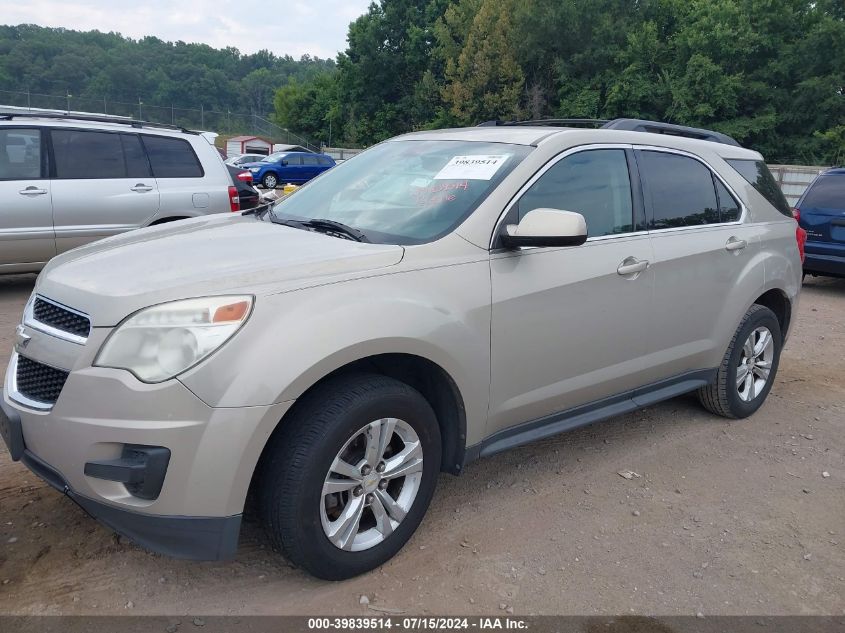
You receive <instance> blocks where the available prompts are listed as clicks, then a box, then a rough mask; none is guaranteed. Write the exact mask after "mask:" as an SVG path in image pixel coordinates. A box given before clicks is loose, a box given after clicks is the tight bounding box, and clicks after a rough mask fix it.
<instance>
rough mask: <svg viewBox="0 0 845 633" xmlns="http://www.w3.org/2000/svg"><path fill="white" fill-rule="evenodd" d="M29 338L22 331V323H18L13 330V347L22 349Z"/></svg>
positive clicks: (27, 343)
mask: <svg viewBox="0 0 845 633" xmlns="http://www.w3.org/2000/svg"><path fill="white" fill-rule="evenodd" d="M31 340H32V337H31V336H30V335H29V334H27V333H26V332H24V329H23V325H19V326H18V327H17V329H16V330H15V348H16V349H24V348H25V347H26V346H27V345H29V342H30V341H31Z"/></svg>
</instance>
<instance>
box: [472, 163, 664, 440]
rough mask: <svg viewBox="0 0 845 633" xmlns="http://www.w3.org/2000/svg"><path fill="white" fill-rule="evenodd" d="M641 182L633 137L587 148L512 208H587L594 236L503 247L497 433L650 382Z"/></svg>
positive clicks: (497, 260) (493, 398) (496, 319)
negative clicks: (577, 242)
mask: <svg viewBox="0 0 845 633" xmlns="http://www.w3.org/2000/svg"><path fill="white" fill-rule="evenodd" d="M632 183H634V186H633V187H632ZM638 183H639V181H638V177H637V175H636V164H635V162H634V159H633V155H632V152H631V150H630V149H629V148H626V147H614V146H598V147H596V146H593V147H592V148H589V149H579V150H575V151H572V152H569V153H567V154H564V155H563V156H562V157H558V158H557V159H556V160H555V161H553V163H552V164H550V166H547V168H546V169H545V171H543V172H541V174H540V175H539V176H538V177H535V179H534V182H533V183H531V184H530V186H529V187H528V188H527V190H525V191H524V193H522V194H521V195H520V196H519V197H518V200H517V202H516V203H515V205H514V207H513V208H511V209H510V210H509V211H508V220H510V221H511V223H513V222H516V221H517V220H518V219H519V218H521V217H522V216H524V215H525V213H527V212H528V211H530V210H531V209H536V208H543V207H546V208H554V209H560V210H565V211H577V212H578V213H581V214H582V215H583V216H584V217H585V219H586V220H587V230H588V240H587V242H586V243H585V244H584V245H582V246H577V247H568V248H523V249H520V250H518V251H506V250H500V251H494V252H493V254H492V256H491V281H492V293H493V296H492V333H491V363H492V367H491V391H490V402H491V405H490V418H489V422H488V428H487V432H488V434H492V433H495V432H497V431H500V430H502V429H505V428H508V427H511V426H514V425H517V424H519V423H522V422H527V421H531V420H536V419H538V418H541V417H543V416H546V415H550V414H552V413H556V412H559V411H564V410H567V409H570V408H573V407H576V406H579V405H583V404H587V403H591V402H594V401H598V400H600V399H602V398H606V397H608V396H612V395H616V394H619V393H621V392H626V391H628V390H632V389H634V388H636V387H639V386H641V385H642V382H641V379H640V375H639V372H640V369H641V363H642V362H643V357H644V356H645V355H646V352H647V347H646V333H647V331H648V315H649V311H650V305H651V300H652V292H653V289H654V277H653V275H652V271H651V269H650V264H649V262H650V261H651V259H652V251H651V243H650V241H649V236H648V234H647V233H645V232H644V231H640V230H638V229H639V228H641V227H640V225H641V224H642V222H643V214H642V198H641V195H640V189H639V184H638Z"/></svg>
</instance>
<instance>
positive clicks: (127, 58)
mask: <svg viewBox="0 0 845 633" xmlns="http://www.w3.org/2000/svg"><path fill="white" fill-rule="evenodd" d="M332 69H334V62H332V61H331V60H321V59H317V58H312V57H309V56H307V55H306V56H303V57H302V58H301V59H299V60H295V59H293V58H292V57H290V56H284V57H277V56H276V55H273V54H272V53H270V52H268V51H259V52H258V53H254V54H251V55H242V54H241V53H240V52H239V51H238V50H237V49H235V48H225V49H222V50H220V49H214V48H211V47H210V46H206V45H205V44H186V43H185V42H175V43H171V42H164V41H162V40H160V39H158V38H156V37H145V38H143V39H140V40H132V39H129V38H125V37H123V36H121V35H119V34H117V33H100V32H99V31H89V32H79V31H71V30H67V29H51V28H41V27H38V26H33V25H21V26H0V89H2V90H9V91H26V90H29V91H30V92H33V93H41V94H64V93H66V92H67V93H70V94H72V95H73V96H74V97H76V98H80V99H86V98H90V99H92V100H99V101H102V100H103V98H106V99H108V100H109V101H126V102H137V101H138V99H139V97H142V98H143V99H144V101H145V102H148V103H151V104H153V103H155V104H159V105H171V104H172V105H174V106H175V107H177V108H179V107H184V108H198V107H200V105H202V106H204V107H205V108H207V109H218V110H222V111H225V110H227V109H228V110H232V111H236V112H237V111H245V112H254V113H257V114H265V113H267V112H271V111H272V110H273V95H274V93H275V91H276V89H277V88H278V87H279V86H282V85H284V84H285V83H287V81H288V80H289V79H291V78H295V79H297V80H299V81H307V82H310V81H311V80H312V79H314V78H315V77H316V76H318V75H320V74H321V73H323V72H325V71H330V70H332Z"/></svg>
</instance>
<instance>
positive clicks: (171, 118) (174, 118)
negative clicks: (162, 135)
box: [170, 103, 176, 125]
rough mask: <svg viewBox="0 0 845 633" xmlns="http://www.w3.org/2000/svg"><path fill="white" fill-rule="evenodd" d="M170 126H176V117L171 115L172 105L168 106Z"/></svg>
mask: <svg viewBox="0 0 845 633" xmlns="http://www.w3.org/2000/svg"><path fill="white" fill-rule="evenodd" d="M170 125H176V117H175V116H174V114H173V104H172V103H171V104H170Z"/></svg>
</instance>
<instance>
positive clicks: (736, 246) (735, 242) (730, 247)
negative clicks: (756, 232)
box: [725, 236, 748, 251]
mask: <svg viewBox="0 0 845 633" xmlns="http://www.w3.org/2000/svg"><path fill="white" fill-rule="evenodd" d="M746 246H748V242H746V241H745V240H741V239H739V238H738V237H734V236H731V237H730V238H728V242H727V244H725V250H726V251H741V250H742V249H743V248H745V247H746Z"/></svg>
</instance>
